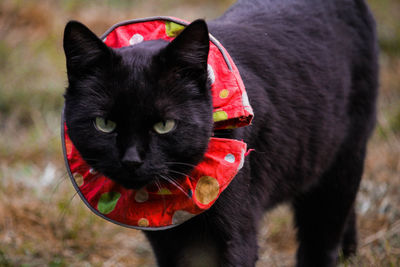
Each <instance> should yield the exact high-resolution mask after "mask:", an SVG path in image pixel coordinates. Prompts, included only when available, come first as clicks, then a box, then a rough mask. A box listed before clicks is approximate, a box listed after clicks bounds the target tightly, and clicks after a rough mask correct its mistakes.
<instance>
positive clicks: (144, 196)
mask: <svg viewBox="0 0 400 267" xmlns="http://www.w3.org/2000/svg"><path fill="white" fill-rule="evenodd" d="M148 199H149V193H148V192H147V190H146V188H142V189H140V190H139V191H137V192H136V194H135V200H136V202H139V203H142V202H145V201H147V200H148Z"/></svg>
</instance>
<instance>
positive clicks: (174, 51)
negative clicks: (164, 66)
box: [165, 19, 210, 73]
mask: <svg viewBox="0 0 400 267" xmlns="http://www.w3.org/2000/svg"><path fill="white" fill-rule="evenodd" d="M209 49H210V38H209V36H208V28H207V24H206V22H205V21H204V20H201V19H199V20H196V21H194V22H192V23H191V24H190V25H188V26H187V27H186V28H185V29H184V30H183V31H182V32H181V33H180V34H179V35H178V36H177V37H176V38H175V39H174V40H173V41H172V42H171V43H170V44H169V45H168V46H167V48H166V50H165V52H166V56H167V60H168V61H169V63H175V64H179V65H180V66H182V67H183V69H190V70H192V71H196V70H197V71H202V72H204V73H207V58H208V52H209Z"/></svg>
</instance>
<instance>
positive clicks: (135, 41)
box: [129, 33, 144, 45]
mask: <svg viewBox="0 0 400 267" xmlns="http://www.w3.org/2000/svg"><path fill="white" fill-rule="evenodd" d="M143 39H144V38H143V36H142V35H141V34H138V33H136V34H134V35H133V36H132V38H131V39H130V40H129V44H130V45H134V44H138V43H141V42H143Z"/></svg>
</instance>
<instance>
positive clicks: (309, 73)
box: [64, 0, 378, 266]
mask: <svg viewBox="0 0 400 267" xmlns="http://www.w3.org/2000/svg"><path fill="white" fill-rule="evenodd" d="M202 24H203V23H202V22H201V21H197V22H195V24H194V25H195V26H192V28H191V29H186V30H185V31H184V32H183V33H182V34H181V35H183V36H184V37H181V40H184V41H182V45H181V46H180V47H182V48H183V50H185V51H186V52H185V56H183V57H182V56H180V57H179V58H184V59H187V58H188V57H192V59H190V60H183V61H179V62H178V60H177V57H171V56H170V55H171V53H165V51H167V50H168V49H169V48H168V49H166V48H165V47H166V44H165V43H163V42H161V41H152V42H143V43H141V44H139V45H135V46H133V47H127V48H123V49H119V50H111V49H108V48H106V47H105V46H104V45H102V44H101V42H100V41H99V40H98V39H96V38H94V36H93V34H91V33H90V32H88V30H87V29H86V28H83V26H82V25H78V24H76V23H70V24H68V25H67V28H66V33H65V34H66V35H65V42H64V47H65V50H66V55H67V65H68V77H69V82H70V85H69V87H68V90H67V92H66V113H65V114H66V119H67V123H68V127H69V128H70V135H71V139H72V141H73V142H74V144H75V145H76V146H77V147H78V149H79V150H80V152H81V153H82V155H83V156H84V157H85V158H86V159H87V161H88V162H89V163H90V164H91V165H93V166H94V167H95V168H97V169H98V170H100V171H101V172H104V173H105V174H106V175H109V176H110V177H111V178H114V179H116V180H118V179H120V180H118V181H120V182H122V183H123V184H124V185H126V186H127V187H136V186H139V185H142V184H143V183H145V182H147V181H149V180H150V179H151V176H152V175H153V174H154V172H156V171H160V170H162V171H164V172H168V166H166V165H164V164H163V161H179V162H187V163H191V164H196V162H198V161H199V160H200V158H201V155H202V153H203V152H204V149H205V146H206V140H207V139H208V137H209V136H210V135H211V126H210V125H211V106H210V96H209V93H208V90H207V89H209V87H208V84H207V83H206V82H205V78H204V77H205V75H206V70H205V68H204V62H202V61H201V58H202V56H201V55H203V56H204V51H206V50H205V49H208V47H207V48H206V47H205V45H204V44H205V43H206V42H208V39H207V38H205V37H204V36H205V35H204V31H206V30H207V29H206V27H201V26H199V25H202ZM196 25H197V26H196ZM208 29H209V31H210V32H211V33H212V34H213V35H214V36H215V37H216V38H217V39H218V40H219V41H220V42H221V43H222V44H223V45H224V46H225V48H226V49H227V50H228V51H229V53H230V55H231V57H232V58H233V59H234V61H235V63H236V65H237V67H238V68H239V70H240V73H241V75H242V78H243V80H244V83H245V85H246V89H247V92H248V95H249V99H250V103H251V105H252V107H253V109H254V112H255V118H254V121H253V124H252V125H251V126H249V127H245V128H242V129H236V130H233V131H229V132H228V131H226V132H221V133H216V134H217V135H219V136H224V137H229V138H235V139H239V140H241V139H243V140H244V141H245V142H246V143H247V144H248V146H249V148H253V149H255V152H252V153H251V154H250V155H249V156H248V157H247V160H246V163H245V166H244V168H243V169H242V170H241V171H240V172H239V174H238V175H237V176H236V177H235V179H234V180H233V182H232V183H231V184H230V185H229V187H228V188H227V189H226V190H225V191H224V193H223V194H222V195H221V196H220V198H219V199H218V200H217V201H216V203H215V204H214V206H213V207H212V208H211V209H210V210H209V211H207V212H205V213H203V214H201V215H198V216H196V217H194V218H193V219H191V220H189V221H188V222H186V223H184V224H183V225H181V226H179V227H176V228H173V229H171V230H165V231H158V232H146V236H147V237H148V239H149V240H150V243H151V244H152V246H153V249H154V251H155V253H156V257H157V261H158V263H159V265H160V266H254V265H255V262H256V260H257V238H256V236H257V228H258V222H259V219H260V217H261V216H262V214H263V213H264V211H265V210H268V209H271V208H272V207H274V206H275V205H276V204H278V203H282V202H289V203H291V204H292V206H293V209H294V212H295V220H296V226H297V228H298V240H299V249H298V252H297V266H335V265H336V263H337V255H338V251H339V250H340V249H342V250H343V253H344V255H345V256H349V255H351V254H352V253H354V252H355V249H356V245H357V240H356V239H357V238H356V227H355V221H356V219H355V212H354V200H355V197H356V194H357V191H358V186H359V183H360V179H361V176H362V171H363V162H364V158H365V153H366V143H367V140H368V137H369V136H370V134H371V132H372V130H373V126H374V123H375V112H376V111H375V101H376V94H377V87H378V77H377V76H378V74H377V73H378V66H377V45H376V34H375V23H374V20H373V18H372V16H371V14H370V12H369V9H368V8H367V6H366V4H365V3H364V1H363V0H329V1H319V0H280V1H273V0H269V1H268V0H264V1H261V0H260V1H257V0H251V1H244V0H242V1H241V0H239V1H238V3H236V4H235V5H234V6H232V7H231V8H230V9H229V10H228V11H227V12H226V13H225V14H224V15H223V16H222V17H220V18H218V19H216V20H214V21H211V22H209V23H208ZM69 32H74V33H77V32H81V35H78V36H86V37H87V38H84V39H85V40H91V41H90V42H92V44H91V45H90V46H89V47H91V48H93V49H94V51H92V50H91V49H89V51H87V49H85V47H86V44H87V43H88V42H87V41H84V42H82V41H81V40H79V38H78V40H74V38H75V37H74V36H76V34H69ZM185 35H187V36H189V37H186V38H185ZM195 36H197V38H194V37H195ZM201 36H203V37H201ZM178 38H179V37H178ZM192 39H194V40H195V41H194V42H193V43H190V40H192ZM196 40H197V41H198V42H196ZM90 42H89V43H90ZM183 44H184V45H183ZM190 47H192V48H193V47H195V49H190ZM96 49H97V50H96ZM183 50H182V51H183ZM78 51H82V52H78ZM96 51H97V52H98V53H97V52H96ZM160 51H161V52H160ZM196 51H197V52H196ZM193 53H195V54H194V55H193ZM196 53H200V54H196ZM76 54H80V55H86V56H81V58H79V57H80V56H79V55H76ZM87 54H89V55H87ZM199 58H200V60H199ZM78 59H79V60H78ZM166 59H167V60H166ZM81 60H82V62H83V63H80V62H81ZM192 60H194V62H191V61H192ZM166 62H168V63H166ZM188 63H192V64H189V65H190V66H189V65H187V64H188ZM166 64H172V65H173V67H172V68H171V67H170V66H168V67H166ZM202 64H203V65H202ZM196 66H197V67H196ZM201 66H203V67H201ZM171 69H173V71H171ZM176 69H177V70H179V72H178V73H175V70H176ZM77 70H79V71H77ZM158 105H161V106H163V107H164V109H165V110H168V112H169V110H171V113H168V112H167V111H165V114H173V115H168V116H171V117H172V118H175V119H176V120H178V121H179V123H178V128H177V129H176V130H174V132H173V134H171V135H169V136H162V138H161V137H157V136H155V135H154V133H151V131H150V132H149V129H151V126H152V125H153V124H154V123H155V122H157V121H159V120H164V119H166V117H165V116H166V115H165V116H164V115H160V114H164V113H163V112H162V111H161V110H163V109H158V108H157V107H158ZM96 116H105V117H107V118H108V117H109V118H110V119H111V118H112V119H113V120H115V121H117V124H118V125H122V126H121V127H122V128H121V129H119V130H118V132H117V133H115V134H114V135H110V136H105V135H104V134H99V133H98V132H96V130H95V129H94V128H93V127H92V121H93V118H94V117H96ZM181 121H182V122H181ZM119 131H121V132H119ZM129 146H135V147H136V148H137V149H138V151H140V152H141V153H142V157H143V159H144V162H145V163H144V164H143V166H147V167H143V168H144V169H143V170H145V171H148V173H149V175H147V176H146V175H145V173H143V172H140V171H139V170H137V169H134V170H131V169H126V170H124V169H123V168H120V167H118V168H117V167H115V166H119V164H121V163H120V162H119V161H120V158H121V155H122V154H123V153H124V152H125V150H126V149H127V147H129ZM105 152H107V153H105ZM146 162H147V163H146ZM146 164H148V165H146ZM152 165H155V166H158V169H157V170H152V169H151V168H150V167H149V166H152ZM174 167H177V166H174ZM146 168H147V169H146ZM112 170H114V171H112ZM128 171H129V172H137V173H136V174H137V178H136V179H137V180H135V181H131V180H130V181H128V180H127V178H118V177H119V176H117V174H120V173H124V172H128ZM182 171H188V170H187V169H186V170H182ZM141 175H144V176H143V177H145V178H140V177H142V176H141ZM122 177H124V176H122ZM121 179H122V180H121Z"/></svg>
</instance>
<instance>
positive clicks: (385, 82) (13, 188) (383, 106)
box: [0, 0, 400, 267]
mask: <svg viewBox="0 0 400 267" xmlns="http://www.w3.org/2000/svg"><path fill="white" fill-rule="evenodd" d="M233 2H234V1H233V0H223V1H216V0H203V1H197V0H185V1H184V0H175V1H173V0H170V1H154V0H146V1H139V0H130V1H128V0H113V1H111V0H97V1H89V0H72V1H67V0H52V1H50V0H49V1H45V0H43V1H23V0H1V1H0V266H24V267H28V266H29V267H31V266H32V267H33V266H51V267H55V266H155V262H154V258H153V256H152V252H151V249H150V247H149V244H148V243H147V241H146V240H145V238H144V237H143V235H142V233H141V232H139V231H135V230H130V229H125V228H122V227H119V226H115V225H113V224H111V223H107V222H106V221H104V220H102V219H100V218H98V217H97V216H96V215H94V214H93V213H92V212H90V211H89V210H88V209H87V208H86V207H85V206H84V204H83V203H82V202H81V200H80V198H79V197H78V196H77V195H76V194H75V192H74V189H73V187H72V185H71V183H70V181H69V178H68V177H67V173H66V170H65V167H64V161H63V157H62V152H61V144H60V114H61V108H62V105H63V97H62V95H63V92H64V89H65V87H66V85H67V82H66V69H65V59H64V53H63V49H62V37H63V36H62V35H63V30H64V26H65V24H66V22H67V21H68V20H70V19H76V20H80V21H82V22H83V23H85V24H86V25H88V26H89V28H91V29H92V30H93V31H94V32H95V33H96V34H98V35H101V34H102V33H103V32H104V31H106V30H107V29H108V28H109V27H110V26H112V25H113V24H114V23H117V22H120V21H122V20H126V19H132V18H141V17H146V16H155V15H170V16H176V17H180V18H183V19H186V20H193V19H196V18H205V19H213V18H216V17H218V16H219V15H220V14H222V13H223V11H224V10H225V9H226V8H227V7H228V6H229V5H231V4H232V3H233ZM368 2H369V4H370V6H371V9H372V11H373V13H374V14H375V17H376V20H377V22H378V31H379V42H380V47H381V57H380V64H381V88H380V98H379V115H378V124H377V127H376V131H375V134H374V136H373V137H372V140H371V142H370V144H369V151H368V158H367V160H366V166H365V173H364V178H363V181H362V185H361V190H360V193H359V196H358V200H357V211H358V214H359V220H358V225H359V234H360V236H359V239H360V245H359V254H358V255H357V256H356V257H354V258H353V259H351V261H350V262H348V263H344V264H343V265H344V266H400V1H398V0H369V1H368ZM259 240H260V243H259V244H260V260H259V263H258V266H291V265H293V262H294V253H295V249H296V243H295V239H294V230H293V226H292V217H291V214H290V211H289V209H288V208H287V207H285V206H282V207H278V208H277V209H276V210H274V211H273V212H272V213H269V214H268V215H266V216H265V217H264V222H263V227H262V229H261V230H260V235H259Z"/></svg>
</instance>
